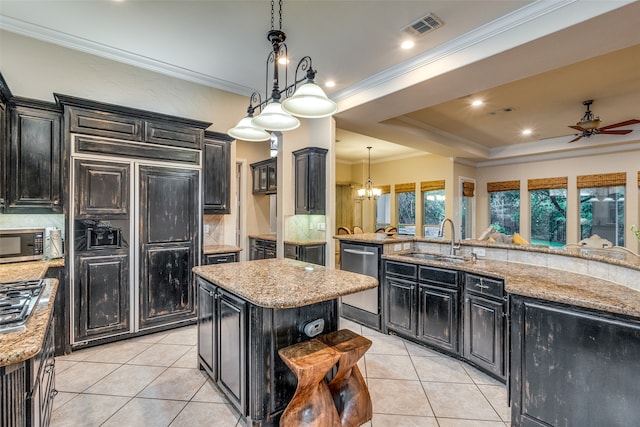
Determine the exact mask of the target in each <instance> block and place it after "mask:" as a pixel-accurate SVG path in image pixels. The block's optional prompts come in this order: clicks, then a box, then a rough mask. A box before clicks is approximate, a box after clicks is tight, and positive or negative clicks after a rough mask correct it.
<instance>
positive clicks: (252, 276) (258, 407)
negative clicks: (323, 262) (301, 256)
mask: <svg viewBox="0 0 640 427" xmlns="http://www.w3.org/2000/svg"><path fill="white" fill-rule="evenodd" d="M193 271H194V273H195V274H196V276H197V281H198V303H199V304H198V363H199V365H200V367H201V369H203V370H205V371H206V372H207V373H208V374H209V375H210V377H211V379H212V380H213V381H214V382H216V383H217V384H218V386H219V387H220V389H221V390H222V391H223V392H224V394H225V395H226V396H227V397H228V398H229V400H230V402H231V403H232V404H233V405H234V406H235V407H236V409H237V410H238V411H239V412H240V413H241V415H242V416H243V417H244V418H245V421H246V425H250V426H277V425H278V422H279V419H280V416H281V414H282V412H283V411H284V409H285V408H286V406H287V404H288V403H289V401H290V399H291V397H292V396H293V394H294V392H295V389H296V384H297V381H296V378H295V376H294V375H293V373H292V372H291V371H290V370H289V368H288V367H287V366H286V365H285V363H284V362H283V361H282V359H281V358H280V356H279V355H278V350H279V349H281V348H285V347H288V346H290V345H293V344H296V343H299V342H303V341H306V340H308V339H310V338H311V337H313V336H315V335H314V333H312V332H309V334H307V333H305V325H308V324H310V323H312V322H317V323H318V324H321V326H320V327H318V328H317V329H314V330H315V331H317V332H318V333H326V332H333V331H336V330H337V328H338V317H339V313H338V297H340V296H342V295H346V294H350V293H354V292H359V291H363V290H366V289H372V288H375V287H376V286H377V281H376V280H375V279H373V278H371V277H368V276H364V275H359V274H354V273H350V272H346V271H341V270H334V269H328V268H325V267H322V266H310V265H309V264H308V263H305V262H301V261H295V260H291V259H286V258H281V259H265V260H257V261H247V262H238V263H229V264H219V265H208V266H199V267H195V268H194V269H193Z"/></svg>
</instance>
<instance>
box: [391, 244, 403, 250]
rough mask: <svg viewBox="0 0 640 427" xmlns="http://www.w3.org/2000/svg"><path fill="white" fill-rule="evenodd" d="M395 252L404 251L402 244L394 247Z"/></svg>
mask: <svg viewBox="0 0 640 427" xmlns="http://www.w3.org/2000/svg"><path fill="white" fill-rule="evenodd" d="M393 250H394V251H401V250H402V245H401V244H400V243H395V244H394V245H393Z"/></svg>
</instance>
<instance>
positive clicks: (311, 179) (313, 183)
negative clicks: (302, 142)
mask: <svg viewBox="0 0 640 427" xmlns="http://www.w3.org/2000/svg"><path fill="white" fill-rule="evenodd" d="M326 153H327V150H325V149H323V148H317V147H310V148H305V149H302V150H298V151H295V152H294V153H293V154H294V156H295V212H296V214H310V215H324V214H325V205H326V204H325V189H326V166H325V162H326V160H325V159H326Z"/></svg>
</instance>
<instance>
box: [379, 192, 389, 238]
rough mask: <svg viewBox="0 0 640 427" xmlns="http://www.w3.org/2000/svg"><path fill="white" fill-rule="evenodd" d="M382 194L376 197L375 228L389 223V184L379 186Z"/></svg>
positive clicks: (384, 226)
mask: <svg viewBox="0 0 640 427" xmlns="http://www.w3.org/2000/svg"><path fill="white" fill-rule="evenodd" d="M380 188H381V190H382V194H381V195H380V196H379V197H378V198H377V199H376V230H377V229H379V228H386V227H387V226H388V225H391V194H390V193H389V191H390V186H388V185H387V186H383V187H380Z"/></svg>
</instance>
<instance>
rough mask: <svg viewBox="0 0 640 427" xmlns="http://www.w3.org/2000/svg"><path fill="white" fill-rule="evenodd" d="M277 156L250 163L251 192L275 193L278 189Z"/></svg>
mask: <svg viewBox="0 0 640 427" xmlns="http://www.w3.org/2000/svg"><path fill="white" fill-rule="evenodd" d="M277 170H278V169H277V158H276V157H273V158H271V159H267V160H262V161H261V162H257V163H253V164H251V176H252V177H253V194H275V193H276V192H277V191H278V174H277Z"/></svg>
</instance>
